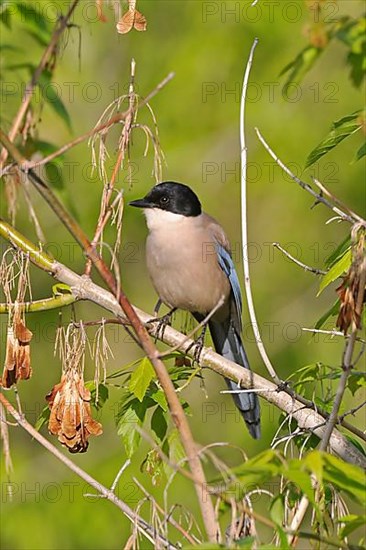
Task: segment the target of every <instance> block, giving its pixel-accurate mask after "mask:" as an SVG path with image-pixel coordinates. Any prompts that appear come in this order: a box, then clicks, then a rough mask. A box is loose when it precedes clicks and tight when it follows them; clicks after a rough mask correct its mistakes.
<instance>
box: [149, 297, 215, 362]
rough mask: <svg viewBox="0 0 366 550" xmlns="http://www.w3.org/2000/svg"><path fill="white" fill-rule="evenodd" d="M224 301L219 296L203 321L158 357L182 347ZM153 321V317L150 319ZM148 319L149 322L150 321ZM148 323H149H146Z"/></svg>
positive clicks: (165, 355)
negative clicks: (183, 338) (178, 342)
mask: <svg viewBox="0 0 366 550" xmlns="http://www.w3.org/2000/svg"><path fill="white" fill-rule="evenodd" d="M223 303H224V297H221V298H220V300H219V301H218V302H217V304H216V305H215V307H214V308H213V309H212V310H211V311H210V313H208V315H206V317H205V318H204V319H203V321H201V322H200V323H199V324H198V325H197V326H196V327H194V329H193V330H191V332H189V333H188V334H187V336H186V338H185V341H183V342H181V343H180V344H179V345H177V346H174V347H172V348H170V349H168V350H167V351H165V352H163V353H160V354H159V357H160V358H162V357H167V356H168V355H170V354H171V353H173V352H174V351H177V350H178V349H179V348H181V347H182V344H185V343H186V342H188V340H190V339H191V338H192V336H194V335H195V334H196V333H197V332H198V331H199V329H200V328H202V327H204V326H205V325H207V323H208V322H209V320H210V319H211V317H212V316H213V315H215V313H216V311H217V310H218V309H220V307H221V306H222V304H223ZM152 321H154V319H153V320H152ZM152 321H150V324H151V322H152ZM147 324H149V323H147Z"/></svg>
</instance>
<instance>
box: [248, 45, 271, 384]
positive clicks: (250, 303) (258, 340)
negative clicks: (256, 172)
mask: <svg viewBox="0 0 366 550" xmlns="http://www.w3.org/2000/svg"><path fill="white" fill-rule="evenodd" d="M257 44H258V38H255V40H254V42H253V44H252V48H251V50H250V53H249V58H248V62H247V65H246V68H245V73H244V79H243V87H242V93H241V102H240V151H241V231H242V242H243V268H244V282H245V292H246V296H247V303H248V310H249V315H250V320H251V322H252V327H253V333H254V337H255V341H256V344H257V347H258V350H259V353H260V355H261V357H262V359H263V362H264V364H265V366H266V368H267V370H268V372H269V374H270V376H271V378H272V379H273V380H275V381H276V382H277V383H279V382H280V379H279V377H278V376H277V374H276V371H275V369H274V368H273V365H272V363H271V361H270V359H269V357H268V355H267V352H266V349H265V347H264V345H263V342H262V338H261V334H260V331H259V326H258V322H257V317H256V313H255V309H254V301H253V295H252V287H251V283H250V272H249V256H248V251H249V247H248V223H247V210H248V207H247V147H246V142H245V102H246V94H247V88H248V81H249V74H250V69H251V66H252V61H253V56H254V50H255V48H256V46H257Z"/></svg>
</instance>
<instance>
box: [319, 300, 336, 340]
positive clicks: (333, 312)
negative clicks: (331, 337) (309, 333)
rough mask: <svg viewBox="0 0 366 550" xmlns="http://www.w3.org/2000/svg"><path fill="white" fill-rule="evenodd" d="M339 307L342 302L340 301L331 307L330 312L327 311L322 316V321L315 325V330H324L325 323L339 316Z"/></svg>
mask: <svg viewBox="0 0 366 550" xmlns="http://www.w3.org/2000/svg"><path fill="white" fill-rule="evenodd" d="M339 306H340V300H339V299H338V300H336V301H335V302H334V304H333V305H332V307H330V308H329V309H328V311H326V312H325V313H324V315H322V316H321V317H320V319H318V320H317V322H316V323H315V328H316V329H320V328H322V326H324V324H325V322H326V321H327V320H328V319H329V317H334V316H335V315H337V314H338V312H339ZM313 336H315V335H313Z"/></svg>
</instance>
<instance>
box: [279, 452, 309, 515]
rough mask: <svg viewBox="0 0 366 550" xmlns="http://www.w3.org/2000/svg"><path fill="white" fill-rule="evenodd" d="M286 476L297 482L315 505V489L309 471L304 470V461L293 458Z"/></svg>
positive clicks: (285, 473)
mask: <svg viewBox="0 0 366 550" xmlns="http://www.w3.org/2000/svg"><path fill="white" fill-rule="evenodd" d="M284 476H285V477H286V478H287V479H289V480H290V481H292V482H293V483H295V484H296V486H297V487H298V488H299V489H300V491H301V492H302V493H304V494H305V495H306V496H307V497H308V499H309V501H310V502H311V503H312V504H313V505H315V497H314V489H313V486H312V484H311V478H310V475H309V473H308V472H305V471H304V463H302V462H300V461H299V460H295V459H294V460H291V461H290V463H289V467H288V469H287V470H286V471H285V472H284Z"/></svg>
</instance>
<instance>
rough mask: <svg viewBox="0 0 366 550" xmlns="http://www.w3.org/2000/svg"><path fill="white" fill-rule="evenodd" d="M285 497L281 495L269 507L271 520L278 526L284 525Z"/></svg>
mask: <svg viewBox="0 0 366 550" xmlns="http://www.w3.org/2000/svg"><path fill="white" fill-rule="evenodd" d="M283 499H284V495H283V494H281V493H280V494H279V495H277V496H276V497H274V499H273V500H272V502H271V504H270V507H269V515H270V517H271V520H272V521H273V522H274V523H276V524H277V525H282V523H283V520H284V510H285V509H284V502H283Z"/></svg>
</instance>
